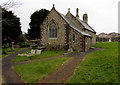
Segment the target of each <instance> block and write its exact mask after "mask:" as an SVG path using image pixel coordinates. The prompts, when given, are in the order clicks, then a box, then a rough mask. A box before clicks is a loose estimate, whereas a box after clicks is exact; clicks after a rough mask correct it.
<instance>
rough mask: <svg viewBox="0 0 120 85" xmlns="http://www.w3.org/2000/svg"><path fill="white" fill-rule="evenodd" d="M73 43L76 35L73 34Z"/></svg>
mask: <svg viewBox="0 0 120 85" xmlns="http://www.w3.org/2000/svg"><path fill="white" fill-rule="evenodd" d="M73 42H75V34H73Z"/></svg>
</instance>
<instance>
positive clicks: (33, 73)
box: [14, 57, 69, 83]
mask: <svg viewBox="0 0 120 85" xmlns="http://www.w3.org/2000/svg"><path fill="white" fill-rule="evenodd" d="M68 59H69V58H66V57H64V58H59V59H53V60H46V61H41V62H35V63H29V64H23V65H16V66H15V67H14V69H15V70H16V72H17V73H18V74H19V75H20V76H21V78H22V79H23V80H25V81H26V82H27V83H34V82H37V81H38V80H39V79H41V78H43V77H44V76H46V75H48V74H49V73H51V72H53V71H54V70H55V69H57V68H58V67H59V66H60V65H62V64H63V63H65V61H67V60H68Z"/></svg>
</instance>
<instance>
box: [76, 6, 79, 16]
mask: <svg viewBox="0 0 120 85" xmlns="http://www.w3.org/2000/svg"><path fill="white" fill-rule="evenodd" d="M76 17H77V18H79V9H78V8H76Z"/></svg>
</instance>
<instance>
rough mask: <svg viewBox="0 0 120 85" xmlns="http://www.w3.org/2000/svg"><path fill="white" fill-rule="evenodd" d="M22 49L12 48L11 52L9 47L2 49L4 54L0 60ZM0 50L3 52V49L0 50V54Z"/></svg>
mask: <svg viewBox="0 0 120 85" xmlns="http://www.w3.org/2000/svg"><path fill="white" fill-rule="evenodd" d="M22 49H25V48H14V51H12V50H11V47H8V48H4V51H5V52H6V54H2V55H1V56H0V58H4V57H6V56H8V55H10V54H12V53H14V52H15V51H19V50H22ZM2 50H3V49H1V50H0V51H1V53H2Z"/></svg>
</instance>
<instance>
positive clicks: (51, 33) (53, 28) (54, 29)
mask: <svg viewBox="0 0 120 85" xmlns="http://www.w3.org/2000/svg"><path fill="white" fill-rule="evenodd" d="M49 38H57V27H56V25H55V24H54V23H53V24H51V25H50V28H49Z"/></svg>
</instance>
